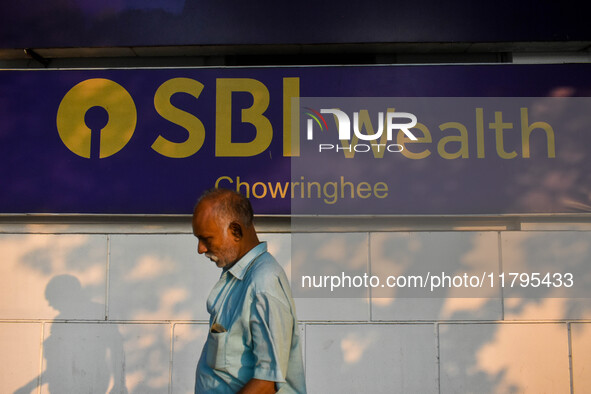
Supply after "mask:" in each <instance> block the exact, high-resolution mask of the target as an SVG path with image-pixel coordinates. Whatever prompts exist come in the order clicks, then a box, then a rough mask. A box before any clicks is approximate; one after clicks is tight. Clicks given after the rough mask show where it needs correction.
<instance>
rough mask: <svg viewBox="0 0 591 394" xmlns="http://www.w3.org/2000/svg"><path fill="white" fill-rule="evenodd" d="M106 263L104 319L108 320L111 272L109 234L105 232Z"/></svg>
mask: <svg viewBox="0 0 591 394" xmlns="http://www.w3.org/2000/svg"><path fill="white" fill-rule="evenodd" d="M106 240H107V264H106V268H105V275H106V278H105V321H107V320H109V291H110V286H111V283H110V282H111V281H110V276H111V275H110V272H111V235H110V234H107V237H106Z"/></svg>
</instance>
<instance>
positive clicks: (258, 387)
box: [238, 378, 275, 394]
mask: <svg viewBox="0 0 591 394" xmlns="http://www.w3.org/2000/svg"><path fill="white" fill-rule="evenodd" d="M267 393H268V394H273V393H275V382H271V381H269V380H260V379H255V378H252V379H250V380H249V381H248V383H246V385H244V387H242V388H241V389H240V391H239V392H238V394H267Z"/></svg>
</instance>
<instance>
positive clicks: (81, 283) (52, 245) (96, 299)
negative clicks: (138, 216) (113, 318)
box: [0, 234, 107, 320]
mask: <svg viewBox="0 0 591 394" xmlns="http://www.w3.org/2000/svg"><path fill="white" fill-rule="evenodd" d="M0 250H2V264H0V318H3V319H54V318H56V319H97V320H103V319H104V318H105V289H106V265H107V241H106V237H105V236H102V235H82V234H78V235H77V234H67V235H45V234H18V235H6V234H2V235H0Z"/></svg>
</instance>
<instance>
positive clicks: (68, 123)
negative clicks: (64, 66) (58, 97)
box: [56, 77, 299, 159]
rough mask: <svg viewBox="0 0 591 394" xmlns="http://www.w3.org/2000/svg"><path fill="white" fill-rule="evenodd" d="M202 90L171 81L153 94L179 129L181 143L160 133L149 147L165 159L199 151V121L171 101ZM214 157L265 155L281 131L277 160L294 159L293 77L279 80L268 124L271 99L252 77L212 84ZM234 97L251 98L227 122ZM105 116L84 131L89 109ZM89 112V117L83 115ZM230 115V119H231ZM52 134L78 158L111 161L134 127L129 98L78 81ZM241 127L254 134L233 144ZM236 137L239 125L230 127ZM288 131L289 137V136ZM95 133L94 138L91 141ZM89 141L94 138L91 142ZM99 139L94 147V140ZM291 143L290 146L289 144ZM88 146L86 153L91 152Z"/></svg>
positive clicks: (107, 86)
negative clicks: (277, 108) (276, 107)
mask: <svg viewBox="0 0 591 394" xmlns="http://www.w3.org/2000/svg"><path fill="white" fill-rule="evenodd" d="M204 88H205V85H203V84H202V83H201V82H199V81H197V80H195V79H191V78H172V79H169V80H167V81H165V82H164V83H162V84H161V85H160V86H159V87H158V89H157V90H156V92H155V93H154V109H155V110H156V112H157V113H158V115H160V116H161V117H162V118H163V119H165V120H167V121H169V122H170V123H171V124H174V125H176V126H179V127H181V128H183V129H184V130H185V135H186V138H185V139H184V141H181V142H177V141H170V140H168V139H166V138H165V137H164V136H163V134H164V133H165V132H166V131H165V130H163V131H162V132H161V133H160V134H159V135H158V137H157V138H156V139H155V140H154V142H153V143H152V146H151V148H152V149H153V150H154V151H156V152H158V153H159V154H161V155H162V156H165V157H170V158H186V157H189V156H192V155H194V154H195V153H197V152H198V151H199V149H201V147H202V146H203V143H204V141H205V134H206V131H205V127H204V125H203V122H201V120H200V119H199V118H197V116H195V115H194V114H192V113H190V112H187V111H184V110H182V109H180V108H177V107H175V106H174V105H173V104H172V102H171V98H172V96H173V95H174V94H175V93H186V94H189V95H191V96H193V97H194V98H195V99H198V98H199V96H200V95H201V92H202V91H203V89H204ZM215 92H216V95H215V108H216V110H215V139H214V141H215V155H216V157H251V156H256V155H259V154H261V153H263V152H265V151H266V150H267V149H268V148H269V146H270V144H271V141H272V140H273V136H274V134H273V130H274V129H277V128H278V127H279V128H280V129H282V130H283V132H282V136H283V142H284V143H283V155H284V156H297V155H299V135H298V133H299V123H298V121H299V118H298V117H294V118H292V116H291V113H292V112H291V105H292V98H299V78H297V77H284V78H283V92H282V95H281V98H282V99H283V124H282V125H272V124H271V121H270V119H269V118H267V115H266V114H265V113H266V111H267V109H268V107H269V103H270V100H271V94H270V92H269V89H268V88H267V86H265V84H264V83H262V82H261V81H258V80H256V79H252V78H217V79H216V81H215ZM236 92H244V93H248V94H250V95H251V96H252V105H251V106H250V107H248V108H241V111H240V119H239V122H233V121H232V114H233V113H234V114H235V113H236V112H238V111H232V105H233V104H234V103H233V101H234V100H233V99H232V96H233V94H234V93H236ZM97 107H98V108H102V109H103V110H104V111H106V112H107V117H108V119H107V120H106V121H105V122H103V123H102V124H98V123H95V122H92V124H91V126H92V127H95V129H94V130H91V128H90V127H89V126H88V123H89V122H88V116H87V113H92V112H93V109H95V108H97ZM89 111H90V112H89ZM234 116H236V115H234ZM56 123H57V130H58V133H59V136H60V138H61V140H62V142H63V143H64V145H65V146H66V147H67V148H68V149H69V150H70V151H72V152H73V153H75V154H77V155H78V156H81V157H84V158H90V157H91V156H96V153H94V154H93V153H91V152H97V149H96V148H97V147H96V145H100V149H99V150H98V155H99V158H101V159H103V158H106V157H109V156H112V155H114V154H116V153H117V152H119V151H120V150H121V149H123V148H124V147H125V146H126V145H127V144H128V143H129V141H130V140H131V137H132V136H133V133H134V131H135V128H136V124H137V110H136V106H135V103H134V101H133V98H132V97H131V95H130V94H129V93H128V92H127V90H125V88H124V87H123V86H121V85H119V84H118V83H116V82H113V81H111V80H109V79H103V78H94V79H88V80H85V81H82V82H80V83H78V84H77V85H75V86H74V87H73V88H72V89H70V90H69V91H68V92H67V93H66V95H65V96H64V97H63V99H62V101H61V103H60V105H59V108H58V110H57V120H56ZM240 123H247V124H249V125H250V126H247V127H254V129H255V130H256V133H255V135H254V137H253V138H252V139H251V140H250V141H246V142H236V140H237V138H236V137H235V136H234V138H233V137H232V132H233V130H232V128H233V124H234V125H235V126H236V125H239V124H240ZM235 128H237V129H239V130H238V132H240V126H238V127H235ZM292 132H293V133H294V136H293V137H292ZM97 134H98V136H97ZM93 136H94V137H93ZM99 136H100V142H99V138H96V137H99ZM293 141H296V143H294V142H293ZM91 145H92V151H91Z"/></svg>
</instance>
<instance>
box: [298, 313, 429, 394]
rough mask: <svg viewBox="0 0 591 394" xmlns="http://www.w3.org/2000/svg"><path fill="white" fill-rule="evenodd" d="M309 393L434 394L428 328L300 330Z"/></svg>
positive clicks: (358, 326)
mask: <svg viewBox="0 0 591 394" xmlns="http://www.w3.org/2000/svg"><path fill="white" fill-rule="evenodd" d="M306 379H307V385H308V392H310V393H326V394H330V393H437V351H436V338H435V333H434V327H433V325H430V324H424V325H423V324H402V325H387V324H383V325H375V324H344V325H308V326H307V327H306Z"/></svg>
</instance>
